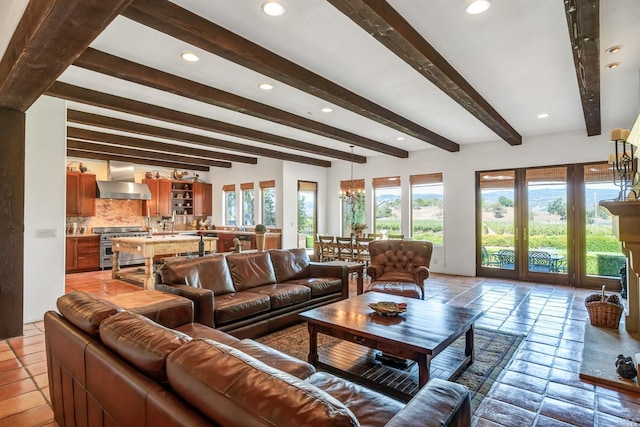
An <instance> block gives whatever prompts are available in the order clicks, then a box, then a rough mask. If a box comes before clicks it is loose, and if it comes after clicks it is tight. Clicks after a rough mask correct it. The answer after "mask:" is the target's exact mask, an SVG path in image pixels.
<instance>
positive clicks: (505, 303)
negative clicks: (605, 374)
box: [0, 271, 640, 427]
mask: <svg viewBox="0 0 640 427" xmlns="http://www.w3.org/2000/svg"><path fill="white" fill-rule="evenodd" d="M427 283H428V286H427V296H428V297H433V298H435V299H439V300H441V301H442V302H443V303H447V304H455V305H458V306H471V307H480V308H482V309H484V310H485V315H484V316H483V318H482V319H481V320H480V321H479V322H478V324H477V325H478V326H480V327H486V328H493V329H499V330H502V331H508V332H514V333H522V334H527V336H526V339H525V340H524V341H523V343H522V345H521V347H520V349H519V350H518V351H517V353H516V354H515V355H514V357H513V359H512V360H511V363H510V364H509V365H507V368H506V369H505V370H504V371H503V372H502V374H501V376H500V377H499V378H498V380H497V381H496V383H495V384H494V386H493V388H492V389H491V391H490V392H489V395H488V396H487V398H486V399H484V401H483V402H482V403H481V404H480V406H479V407H478V409H477V410H476V413H475V414H474V418H473V425H474V426H477V427H480V426H482V427H484V426H509V427H512V426H569V425H574V426H602V427H604V426H607V427H609V426H625V427H626V426H636V425H640V393H633V392H628V391H623V390H618V389H611V388H607V387H602V386H599V385H594V384H590V383H586V382H583V381H580V379H579V377H578V371H579V369H580V359H581V357H582V351H581V350H582V341H583V334H584V327H585V322H586V321H588V320H587V312H586V310H585V308H584V298H585V297H586V296H587V295H589V294H591V293H593V292H594V291H591V290H579V289H574V288H571V287H566V286H552V285H543V284H535V283H526V282H517V281H511V280H496V279H486V278H474V277H461V276H448V275H440V274H433V275H432V276H431V277H430V278H429V279H428V281H427ZM66 285H67V286H66V290H67V292H70V291H73V290H84V291H87V292H91V293H94V294H96V295H103V296H104V295H114V294H119V293H123V292H132V291H135V290H140V289H141V288H140V287H138V286H135V285H131V284H129V283H126V282H122V281H119V280H113V279H111V275H110V272H109V271H105V272H94V273H80V274H73V275H68V276H67V280H66ZM351 285H352V286H351V287H352V293H355V282H353V283H352V284H351ZM621 327H622V326H621ZM614 353H615V351H614ZM614 360H615V357H614V358H613V359H612V369H614V367H613V362H614ZM56 425H57V424H56V423H55V422H53V413H52V411H51V408H50V406H49V389H48V382H47V376H46V361H45V350H44V336H43V325H42V322H36V323H30V324H27V325H25V328H24V336H22V337H17V338H11V339H8V340H1V341H0V427H4V426H11V427H14V426H25V427H26V426H29V427H30V426H56Z"/></svg>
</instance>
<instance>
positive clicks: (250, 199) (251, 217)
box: [242, 188, 256, 225]
mask: <svg viewBox="0 0 640 427" xmlns="http://www.w3.org/2000/svg"><path fill="white" fill-rule="evenodd" d="M254 205H255V193H254V191H253V188H252V189H249V190H242V225H255V224H256V219H255V212H254Z"/></svg>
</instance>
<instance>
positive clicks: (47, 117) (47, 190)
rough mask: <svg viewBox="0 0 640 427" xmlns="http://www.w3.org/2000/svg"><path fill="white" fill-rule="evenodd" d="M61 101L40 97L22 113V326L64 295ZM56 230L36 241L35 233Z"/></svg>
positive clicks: (63, 125) (38, 317)
mask: <svg viewBox="0 0 640 427" xmlns="http://www.w3.org/2000/svg"><path fill="white" fill-rule="evenodd" d="M66 136H67V133H66V102H65V101H63V100H60V99H56V98H50V97H47V96H42V97H40V98H39V99H38V101H36V102H35V103H34V104H33V105H32V106H31V108H29V110H27V113H26V138H25V195H24V208H25V209H24V321H25V322H33V321H36V320H42V318H43V316H44V313H45V311H47V310H50V309H54V308H55V302H56V299H57V298H58V297H59V296H60V295H62V294H64V266H65V215H66V213H65V209H66V202H65V200H66V196H65V194H66V173H65V165H66V159H65V154H66ZM40 229H47V230H55V232H56V234H57V236H56V237H54V238H36V230H40Z"/></svg>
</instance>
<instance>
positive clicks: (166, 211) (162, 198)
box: [142, 179, 171, 216]
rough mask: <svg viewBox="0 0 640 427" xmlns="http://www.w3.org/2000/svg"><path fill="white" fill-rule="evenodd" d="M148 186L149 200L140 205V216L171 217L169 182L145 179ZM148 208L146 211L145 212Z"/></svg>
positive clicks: (166, 180)
mask: <svg viewBox="0 0 640 427" xmlns="http://www.w3.org/2000/svg"><path fill="white" fill-rule="evenodd" d="M144 182H146V183H147V185H148V186H149V191H150V192H151V200H145V201H144V203H142V215H143V216H147V212H148V213H149V214H150V215H151V216H169V215H171V181H170V180H168V179H145V180H144ZM147 208H148V210H147Z"/></svg>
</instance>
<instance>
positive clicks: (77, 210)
mask: <svg viewBox="0 0 640 427" xmlns="http://www.w3.org/2000/svg"><path fill="white" fill-rule="evenodd" d="M95 215H96V176H95V175H93V174H90V173H81V172H67V216H95Z"/></svg>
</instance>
